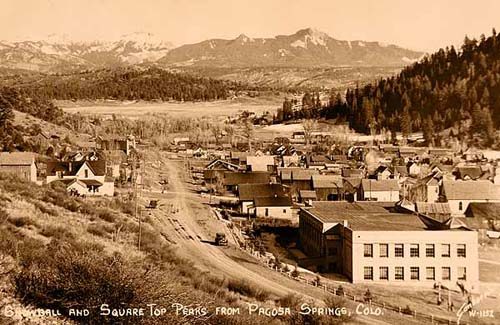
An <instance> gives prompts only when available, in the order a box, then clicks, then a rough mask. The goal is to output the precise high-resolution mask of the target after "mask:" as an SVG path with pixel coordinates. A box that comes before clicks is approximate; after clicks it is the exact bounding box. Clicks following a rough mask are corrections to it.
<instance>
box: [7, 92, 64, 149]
mask: <svg viewBox="0 0 500 325" xmlns="http://www.w3.org/2000/svg"><path fill="white" fill-rule="evenodd" d="M14 110H16V111H20V112H23V113H27V114H29V115H32V116H34V117H36V118H39V119H41V120H44V121H47V122H51V123H55V124H61V123H63V122H64V113H63V111H62V110H61V109H60V108H58V107H57V106H55V105H54V104H53V103H52V102H50V101H48V100H45V99H40V98H28V97H26V96H25V95H23V94H21V93H20V92H19V91H18V90H16V89H13V88H8V87H0V151H4V150H8V151H13V150H20V151H38V150H37V148H36V144H34V143H31V142H30V141H27V140H26V136H34V135H37V134H39V133H40V131H41V130H40V128H39V127H38V128H37V127H24V126H21V125H18V126H15V125H14V123H13V120H14Z"/></svg>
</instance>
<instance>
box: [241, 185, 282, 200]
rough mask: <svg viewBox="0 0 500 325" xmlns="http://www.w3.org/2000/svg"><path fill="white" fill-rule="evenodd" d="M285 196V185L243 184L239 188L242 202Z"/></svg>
mask: <svg viewBox="0 0 500 325" xmlns="http://www.w3.org/2000/svg"><path fill="white" fill-rule="evenodd" d="M275 196H285V191H284V188H283V185H281V184H269V183H264V184H241V185H240V186H239V187H238V197H239V198H240V201H251V200H253V199H254V198H257V197H275Z"/></svg>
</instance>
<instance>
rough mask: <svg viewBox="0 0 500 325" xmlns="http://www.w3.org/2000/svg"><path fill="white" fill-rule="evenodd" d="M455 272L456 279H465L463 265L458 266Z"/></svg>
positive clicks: (465, 271)
mask: <svg viewBox="0 0 500 325" xmlns="http://www.w3.org/2000/svg"><path fill="white" fill-rule="evenodd" d="M457 273H458V274H457V280H467V270H466V268H465V267H463V266H459V267H458V270H457Z"/></svg>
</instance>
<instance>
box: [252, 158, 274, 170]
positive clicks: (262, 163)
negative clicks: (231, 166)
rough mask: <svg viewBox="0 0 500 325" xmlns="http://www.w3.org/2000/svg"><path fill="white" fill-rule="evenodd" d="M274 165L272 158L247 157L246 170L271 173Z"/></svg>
mask: <svg viewBox="0 0 500 325" xmlns="http://www.w3.org/2000/svg"><path fill="white" fill-rule="evenodd" d="M275 164H276V163H275V161H274V156H247V169H248V170H249V171H252V172H272V171H273V170H274V168H275Z"/></svg>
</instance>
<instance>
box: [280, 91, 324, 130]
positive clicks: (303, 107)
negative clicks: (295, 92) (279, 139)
mask: <svg viewBox="0 0 500 325" xmlns="http://www.w3.org/2000/svg"><path fill="white" fill-rule="evenodd" d="M322 109H323V106H322V104H321V100H320V98H319V93H318V92H316V93H311V92H306V93H305V94H304V96H303V97H302V100H301V101H300V102H299V101H298V100H297V99H296V98H294V99H288V98H285V101H284V102H283V106H282V107H280V108H278V110H277V112H276V115H275V116H274V123H281V122H285V121H290V120H294V119H302V118H305V119H310V118H315V117H320V115H321V111H322Z"/></svg>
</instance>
